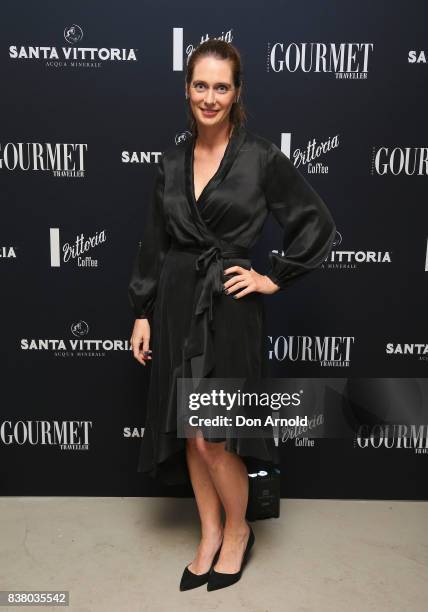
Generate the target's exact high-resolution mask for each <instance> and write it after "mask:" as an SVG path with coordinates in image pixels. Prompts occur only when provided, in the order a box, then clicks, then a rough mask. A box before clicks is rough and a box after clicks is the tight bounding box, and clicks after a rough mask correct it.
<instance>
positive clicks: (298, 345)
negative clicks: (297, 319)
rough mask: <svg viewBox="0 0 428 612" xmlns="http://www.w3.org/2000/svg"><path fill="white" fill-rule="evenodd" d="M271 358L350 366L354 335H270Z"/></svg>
mask: <svg viewBox="0 0 428 612" xmlns="http://www.w3.org/2000/svg"><path fill="white" fill-rule="evenodd" d="M268 339H269V342H270V344H271V347H272V348H271V349H270V350H269V359H270V360H275V361H280V362H282V361H295V362H296V361H297V362H299V363H304V362H312V363H313V362H317V363H318V365H320V366H322V367H341V368H344V367H349V366H350V364H351V348H352V346H353V344H354V342H355V337H354V336H275V337H274V336H268Z"/></svg>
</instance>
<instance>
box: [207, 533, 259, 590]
mask: <svg viewBox="0 0 428 612" xmlns="http://www.w3.org/2000/svg"><path fill="white" fill-rule="evenodd" d="M248 526H249V528H250V535H249V536H248V541H247V546H246V547H245V551H244V555H243V557H242V563H241V569H240V570H239V572H235V573H234V574H225V573H223V572H216V571H215V569H214V565H215V563H213V564H212V566H211V570H210V572H209V578H208V584H207V591H215V590H216V589H223V588H224V587H228V586H230V585H231V584H235V582H238V580H239V579H240V578H241V576H242V570H243V569H244V567H245V565H246V563H247V561H248V554H249V552H250V550H251V547H252V546H253V544H254V540H255V539H256V538H255V535H254V532H253V529H252V527H251V525H248Z"/></svg>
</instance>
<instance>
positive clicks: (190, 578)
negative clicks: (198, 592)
mask: <svg viewBox="0 0 428 612" xmlns="http://www.w3.org/2000/svg"><path fill="white" fill-rule="evenodd" d="M222 544H223V540H222V541H221V544H220V546H219V548H218V550H217V552H216V554H215V555H214V558H213V560H212V563H211V567H210V569H209V570H208V571H207V572H205V574H194V573H193V572H191V571H190V570H189V565H190V563H189V565H186V567H185V568H184V572H183V575H182V576H181V581H180V591H189V590H190V589H196V588H197V587H200V586H202V585H203V584H206V583H207V582H208V578H209V575H210V571H211V570H212V567H213V565H215V564H216V563H217V559H218V556H219V554H220V550H221V545H222Z"/></svg>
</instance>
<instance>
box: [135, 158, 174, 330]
mask: <svg viewBox="0 0 428 612" xmlns="http://www.w3.org/2000/svg"><path fill="white" fill-rule="evenodd" d="M164 186H165V171H164V164H163V158H161V161H160V162H159V164H158V167H157V174H156V179H155V184H154V187H153V191H152V195H151V198H150V201H149V206H148V210H147V213H146V217H145V225H144V232H143V236H142V241H141V247H140V248H139V250H138V253H137V255H136V257H135V260H134V264H133V268H132V273H131V279H130V282H129V286H128V298H129V302H130V304H131V307H132V309H133V312H134V314H135V318H136V319H148V318H149V317H150V316H151V314H152V312H153V309H154V303H155V299H156V292H157V287H158V282H159V276H160V271H161V268H162V264H163V261H164V258H165V255H166V252H167V250H168V248H169V244H170V239H171V237H170V235H169V234H168V233H167V231H166V227H165V219H164V216H163V194H164Z"/></svg>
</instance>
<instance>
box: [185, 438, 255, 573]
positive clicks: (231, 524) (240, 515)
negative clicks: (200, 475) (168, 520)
mask: <svg viewBox="0 0 428 612" xmlns="http://www.w3.org/2000/svg"><path fill="white" fill-rule="evenodd" d="M196 444H197V447H198V451H199V453H200V455H201V457H202V458H203V459H204V461H205V464H206V466H207V468H208V471H209V474H210V476H211V478H212V481H213V483H214V486H215V489H216V491H217V493H218V496H219V497H220V500H221V503H222V504H223V507H224V510H225V514H226V522H225V525H224V539H223V545H222V547H221V553H220V556H219V558H218V561H217V563H216V564H215V566H214V569H215V570H216V571H218V572H223V573H235V572H238V571H239V569H240V567H241V562H242V557H243V554H244V550H245V547H246V545H247V541H248V537H249V534H250V527H249V525H248V523H247V521H246V519H245V514H246V511H247V504H248V473H247V469H246V466H245V463H244V462H243V460H242V459H241V457H239V455H237V454H236V453H230V452H229V451H227V450H225V442H207V441H206V440H204V439H203V438H197V439H196Z"/></svg>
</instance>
